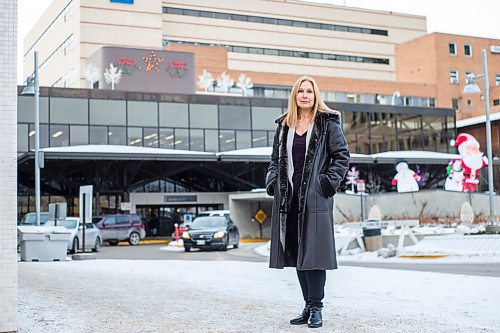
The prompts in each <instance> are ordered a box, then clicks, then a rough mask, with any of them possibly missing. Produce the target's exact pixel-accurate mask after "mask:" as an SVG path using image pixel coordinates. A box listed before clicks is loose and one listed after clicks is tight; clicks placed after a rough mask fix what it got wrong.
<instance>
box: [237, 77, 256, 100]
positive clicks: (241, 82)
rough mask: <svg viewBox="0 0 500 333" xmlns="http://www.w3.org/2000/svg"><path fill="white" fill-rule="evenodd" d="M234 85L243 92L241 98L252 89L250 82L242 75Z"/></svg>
mask: <svg viewBox="0 0 500 333" xmlns="http://www.w3.org/2000/svg"><path fill="white" fill-rule="evenodd" d="M236 85H237V86H238V88H240V89H241V90H242V91H243V96H246V94H247V90H250V89H252V88H253V83H252V80H250V78H249V77H247V76H246V75H245V74H243V73H241V74H240V76H239V77H238V83H236Z"/></svg>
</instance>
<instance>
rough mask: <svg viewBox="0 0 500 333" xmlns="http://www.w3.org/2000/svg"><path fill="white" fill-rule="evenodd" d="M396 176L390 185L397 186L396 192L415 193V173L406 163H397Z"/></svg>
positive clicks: (416, 187)
mask: <svg viewBox="0 0 500 333" xmlns="http://www.w3.org/2000/svg"><path fill="white" fill-rule="evenodd" d="M396 171H397V174H396V176H394V178H393V179H392V181H391V184H392V185H397V189H398V192H400V193H401V192H417V191H418V190H419V187H418V183H417V179H418V178H419V177H420V176H418V175H417V174H416V173H415V171H413V170H411V169H410V168H409V167H408V163H406V162H399V163H398V164H397V165H396Z"/></svg>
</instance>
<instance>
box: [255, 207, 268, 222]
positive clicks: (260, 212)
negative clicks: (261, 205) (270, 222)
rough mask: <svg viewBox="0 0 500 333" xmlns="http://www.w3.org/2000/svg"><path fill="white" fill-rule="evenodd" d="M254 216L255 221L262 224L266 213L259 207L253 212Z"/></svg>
mask: <svg viewBox="0 0 500 333" xmlns="http://www.w3.org/2000/svg"><path fill="white" fill-rule="evenodd" d="M254 218H255V220H256V221H257V222H259V223H260V224H262V223H264V221H265V220H266V219H267V214H266V213H265V212H264V211H263V210H262V209H259V210H258V211H257V213H255V215H254Z"/></svg>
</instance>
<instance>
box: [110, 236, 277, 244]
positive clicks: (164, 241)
mask: <svg viewBox="0 0 500 333" xmlns="http://www.w3.org/2000/svg"><path fill="white" fill-rule="evenodd" d="M268 241H269V239H261V238H243V239H240V242H241V243H266V242H268ZM170 242H171V240H170V239H144V240H141V241H140V242H139V245H154V244H168V243H170ZM118 245H119V246H126V245H129V243H128V242H127V241H123V242H119V243H118Z"/></svg>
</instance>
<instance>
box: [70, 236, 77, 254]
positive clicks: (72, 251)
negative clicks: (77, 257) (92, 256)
mask: <svg viewBox="0 0 500 333" xmlns="http://www.w3.org/2000/svg"><path fill="white" fill-rule="evenodd" d="M76 252H78V238H76V237H75V238H73V245H72V246H71V251H69V253H71V254H75V253H76Z"/></svg>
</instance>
